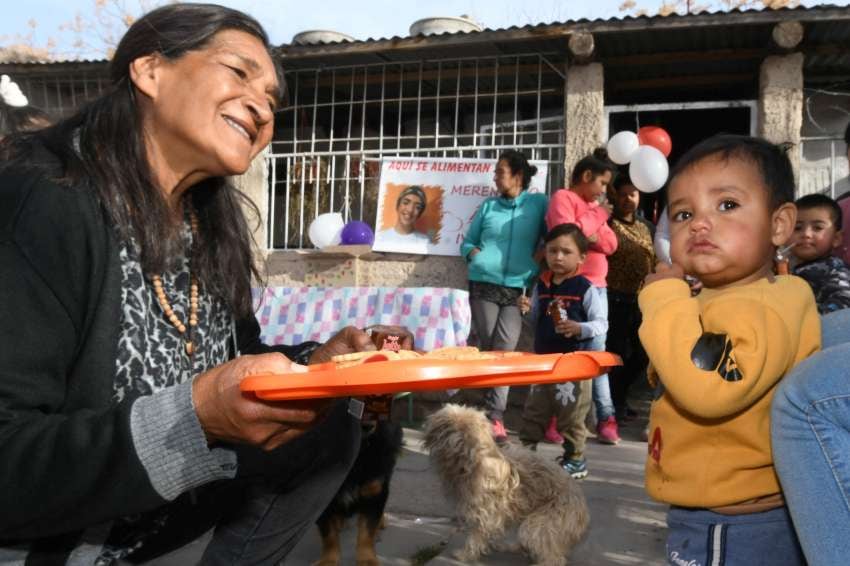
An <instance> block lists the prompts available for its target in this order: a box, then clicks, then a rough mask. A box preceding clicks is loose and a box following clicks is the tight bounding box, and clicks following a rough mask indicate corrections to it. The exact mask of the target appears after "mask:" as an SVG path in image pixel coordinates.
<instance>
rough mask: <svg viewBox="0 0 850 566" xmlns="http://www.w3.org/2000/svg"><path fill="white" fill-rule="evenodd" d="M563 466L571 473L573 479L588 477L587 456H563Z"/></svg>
mask: <svg viewBox="0 0 850 566" xmlns="http://www.w3.org/2000/svg"><path fill="white" fill-rule="evenodd" d="M561 467H562V468H564V470H565V471H566V472H567V473H568V474H570V475H571V476H572V477H573V479H577V480H580V479H582V478H585V477H587V460H586V459H585V458H569V459H567V458H562V459H561Z"/></svg>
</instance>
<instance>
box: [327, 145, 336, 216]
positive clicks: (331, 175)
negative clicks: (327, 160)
mask: <svg viewBox="0 0 850 566" xmlns="http://www.w3.org/2000/svg"><path fill="white" fill-rule="evenodd" d="M334 181H336V155H331V164H330V167H328V190H329V191H330V192H331V199H330V210H329V211H328V212H335V210H336V209H335V208H334V193H335V192H336V191H335V189H334V185H336V183H335V182H334Z"/></svg>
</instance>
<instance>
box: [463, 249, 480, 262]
mask: <svg viewBox="0 0 850 566" xmlns="http://www.w3.org/2000/svg"><path fill="white" fill-rule="evenodd" d="M479 253H481V248H472V250H471V251H470V252H469V255H467V256H466V257H467V259H469V260H471V259H472V258H474V257H475V256H477V255H478V254H479Z"/></svg>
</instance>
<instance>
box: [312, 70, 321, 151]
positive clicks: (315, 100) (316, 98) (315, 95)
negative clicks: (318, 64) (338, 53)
mask: <svg viewBox="0 0 850 566" xmlns="http://www.w3.org/2000/svg"><path fill="white" fill-rule="evenodd" d="M314 81H315V87H314V88H313V125H312V131H311V132H310V153H314V152H315V151H316V117H317V116H318V114H319V113H318V112H316V105H317V104H318V103H319V69H316V73H315V77H314Z"/></svg>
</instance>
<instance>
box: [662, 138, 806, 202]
mask: <svg viewBox="0 0 850 566" xmlns="http://www.w3.org/2000/svg"><path fill="white" fill-rule="evenodd" d="M787 149H788V148H787V147H786V146H785V145H776V144H773V143H770V142H769V141H767V140H763V139H761V138H754V137H750V136H740V135H732V134H719V135H716V136H712V137H710V138H708V139H705V140H703V141H701V142H700V143H698V144H697V145H695V146H694V147H692V148H691V149H689V150H688V151H687V152H686V153H685V154H684V155H683V156H682V157H681V158H679V161H678V162H677V163H676V166H675V167H674V168H673V171H672V172H671V173H670V178H669V180H668V181H667V184H668V186H669V185H671V184H672V183H673V180H674V179H675V178H676V177H677V176H679V175H681V174H682V172H684V171H685V170H686V169H688V168H689V167H691V166H692V165H693V164H694V163H696V162H697V161H700V160H702V159H705V158H706V157H709V156H711V155H716V156H717V157H718V158H719V159H721V160H723V161H728V160H730V159H741V160H744V161H748V162H750V163H753V164H755V165H756V167H757V168H758V170H759V173H760V174H761V178H762V182H763V183H764V186H765V187H766V188H767V192H768V195H767V196H768V200H769V201H770V208H771V210H776V209H777V208H779V207H780V206H781V205H783V204H785V203H786V202H794V170H793V168H792V167H791V160H790V159H788V154H787V153H786V152H787Z"/></svg>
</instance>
